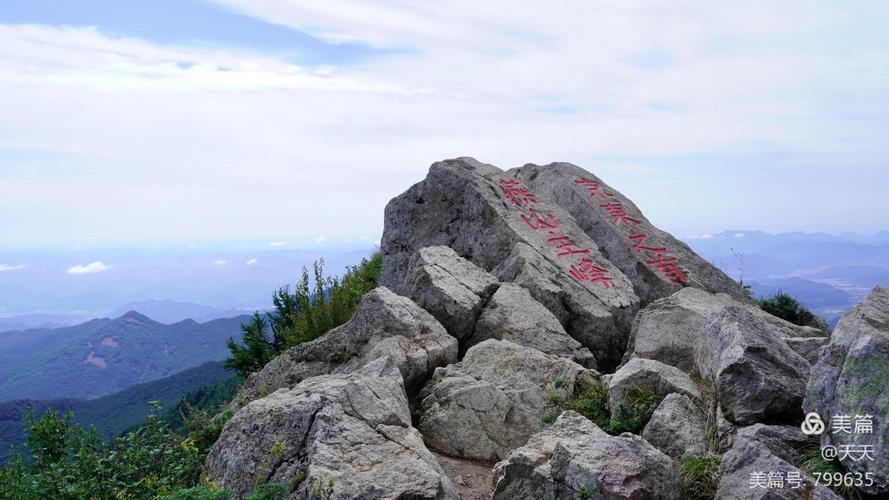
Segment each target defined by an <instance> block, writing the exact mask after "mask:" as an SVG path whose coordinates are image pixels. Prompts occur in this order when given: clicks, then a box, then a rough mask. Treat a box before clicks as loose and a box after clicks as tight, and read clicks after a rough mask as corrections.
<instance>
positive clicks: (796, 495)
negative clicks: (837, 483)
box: [715, 435, 840, 500]
mask: <svg viewBox="0 0 889 500" xmlns="http://www.w3.org/2000/svg"><path fill="white" fill-rule="evenodd" d="M760 473H765V474H766V475H768V474H769V473H774V474H775V475H776V476H777V475H780V478H781V481H782V484H783V487H781V488H778V487H777V485H776V487H773V488H769V487H768V483H767V482H766V483H760V482H754V484H755V485H757V486H753V485H751V478H752V477H756V478H757V480H762V479H761V477H760V476H753V474H760ZM788 474H790V477H791V478H793V477H796V478H799V483H798V487H797V488H794V487H793V486H794V485H796V484H797V483H794V484H790V483H789V481H788V479H787V478H788ZM719 477H720V479H719V489H718V490H717V491H716V497H715V498H717V499H726V500H765V499H770V500H771V499H786V500H840V497H839V496H837V495H836V494H835V493H834V492H832V491H830V490H829V489H827V488H826V487H824V486H821V485H818V484H815V480H814V479H813V478H812V476H810V475H808V474H806V473H805V472H803V471H801V470H800V469H798V468H796V467H794V466H793V465H792V464H791V463H789V462H787V461H786V460H783V459H781V458H780V457H778V456H777V455H775V454H774V453H772V452H771V450H769V448H768V447H766V446H765V445H764V444H762V443H760V442H758V441H755V440H753V439H750V438H748V437H743V436H740V435H739V436H737V438H736V439H735V444H734V445H733V446H732V449H731V450H729V452H728V453H726V454H725V455H724V456H723V457H722V462H721V464H720V466H719ZM775 479H776V480H777V479H778V478H777V477H776V478H775ZM765 481H768V477H767V476H766V478H765ZM763 484H764V485H765V487H763V486H762V485H763Z"/></svg>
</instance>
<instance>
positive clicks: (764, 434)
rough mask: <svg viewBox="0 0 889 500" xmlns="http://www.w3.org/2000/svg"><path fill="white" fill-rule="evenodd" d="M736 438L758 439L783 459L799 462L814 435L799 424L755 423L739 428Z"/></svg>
mask: <svg viewBox="0 0 889 500" xmlns="http://www.w3.org/2000/svg"><path fill="white" fill-rule="evenodd" d="M736 438H737V439H741V438H744V439H751V440H753V441H756V442H757V443H759V444H760V445H762V446H765V447H766V448H768V449H769V451H770V452H771V453H772V454H774V455H775V456H777V457H778V458H780V459H781V460H784V461H785V462H790V463H792V464H795V463H799V461H800V458H801V454H802V450H803V449H805V448H806V447H807V446H809V445H811V444H813V443H812V440H813V438H812V437H810V436H806V435H805V434H803V432H802V431H801V430H800V428H799V426H792V425H765V424H754V425H751V426H748V427H743V428H741V429H738V432H737V434H736ZM814 439H817V438H814Z"/></svg>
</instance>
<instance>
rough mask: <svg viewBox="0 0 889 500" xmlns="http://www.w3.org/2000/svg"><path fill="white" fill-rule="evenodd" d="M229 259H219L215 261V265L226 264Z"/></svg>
mask: <svg viewBox="0 0 889 500" xmlns="http://www.w3.org/2000/svg"><path fill="white" fill-rule="evenodd" d="M227 262H228V261H227V260H225V259H218V260H215V261H213V265H214V266H224V265H225V264H226V263H227Z"/></svg>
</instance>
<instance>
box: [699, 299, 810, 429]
mask: <svg viewBox="0 0 889 500" xmlns="http://www.w3.org/2000/svg"><path fill="white" fill-rule="evenodd" d="M696 361H697V366H698V371H699V373H700V375H701V376H702V377H703V378H705V379H711V380H715V381H716V397H717V399H718V401H719V405H720V407H721V408H722V410H723V411H724V412H725V415H726V417H727V418H728V419H729V420H731V421H732V422H734V423H737V424H741V425H748V424H754V423H757V422H765V421H773V420H785V421H795V422H799V420H800V419H801V417H802V414H801V406H802V402H803V396H804V395H805V388H806V382H807V381H808V379H809V373H810V371H811V367H810V365H809V363H808V361H806V360H805V359H804V358H803V357H802V356H800V355H799V354H797V353H796V352H794V351H793V349H791V348H790V347H788V346H787V344H786V343H784V342H783V341H782V339H781V337H780V336H778V335H777V334H776V333H775V331H774V330H773V329H772V328H771V326H770V324H769V323H768V322H766V321H763V320H762V318H761V317H760V316H758V315H756V314H753V313H751V312H750V311H749V310H747V309H745V308H742V307H736V306H729V307H727V308H725V310H724V311H723V312H722V313H720V314H719V315H718V316H716V317H715V318H714V319H713V321H711V322H710V323H709V324H708V325H707V327H706V328H705V329H704V335H703V337H702V338H701V339H700V345H699V346H698V349H697V357H696Z"/></svg>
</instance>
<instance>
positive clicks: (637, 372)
mask: <svg viewBox="0 0 889 500" xmlns="http://www.w3.org/2000/svg"><path fill="white" fill-rule="evenodd" d="M640 389H647V390H650V391H653V392H655V393H657V394H659V395H661V396H662V397H663V396H666V395H668V394H670V393H674V392H675V393H677V394H682V395H685V396H688V397H690V398H692V399H700V398H701V392H700V390H699V389H698V387H697V385H696V384H695V383H694V381H693V380H692V379H691V377H690V376H688V374H687V373H685V372H683V371H682V370H680V369H678V368H675V367H672V366H669V365H665V364H663V363H661V362H660V361H655V360H653V359H642V358H633V359H631V360H630V362H629V363H627V364H625V365H623V366H622V367H620V369H619V370H618V371H616V372H615V373H614V374H613V375H611V376H610V377H608V406H610V407H611V416H612V417H618V416H619V412H620V409H621V407H628V406H630V405H631V404H632V400H633V399H634V398H635V394H634V392H635V391H638V390H640Z"/></svg>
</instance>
